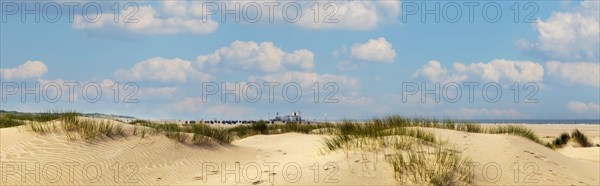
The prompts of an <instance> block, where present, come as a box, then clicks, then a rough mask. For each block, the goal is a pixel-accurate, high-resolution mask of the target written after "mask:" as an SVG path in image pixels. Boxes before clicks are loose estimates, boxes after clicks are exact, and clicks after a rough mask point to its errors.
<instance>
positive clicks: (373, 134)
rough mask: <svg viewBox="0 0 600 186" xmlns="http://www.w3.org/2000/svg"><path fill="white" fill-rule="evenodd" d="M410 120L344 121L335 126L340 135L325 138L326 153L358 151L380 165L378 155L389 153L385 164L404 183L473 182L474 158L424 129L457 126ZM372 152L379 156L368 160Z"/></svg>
mask: <svg viewBox="0 0 600 186" xmlns="http://www.w3.org/2000/svg"><path fill="white" fill-rule="evenodd" d="M414 121H415V120H412V121H411V120H406V119H403V118H401V117H399V116H393V117H388V118H382V119H374V120H373V121H372V122H368V123H358V122H352V121H344V122H343V123H342V124H339V125H335V127H337V128H338V129H339V131H340V132H339V133H338V134H336V135H333V136H328V137H324V139H323V146H324V148H325V151H326V152H332V151H336V150H342V151H344V152H346V153H347V155H348V154H349V153H350V152H358V153H360V154H361V157H363V160H365V162H375V163H376V162H377V161H378V160H377V159H378V156H377V154H378V153H380V152H383V151H385V152H387V153H388V154H386V155H385V159H384V160H385V162H387V163H389V164H390V165H391V166H392V167H393V170H394V177H395V178H396V180H397V181H398V182H399V183H401V184H416V185H423V184H432V185H462V184H468V183H470V182H471V181H472V178H471V177H470V175H471V173H472V170H471V169H470V167H469V166H468V165H469V164H468V163H469V162H470V159H468V158H463V157H462V155H461V154H460V152H458V151H456V150H453V149H449V148H447V147H446V146H447V145H446V143H445V142H440V141H439V140H436V137H435V135H434V134H433V133H432V132H428V131H425V130H423V129H422V128H421V126H430V127H431V126H434V125H435V126H439V127H441V128H450V127H456V124H448V123H446V124H442V125H438V124H437V123H436V122H434V121H433V120H418V122H420V123H415V122H414ZM368 153H375V156H374V157H373V158H372V159H368V158H366V157H369V155H368Z"/></svg>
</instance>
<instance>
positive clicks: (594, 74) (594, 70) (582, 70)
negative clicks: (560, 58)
mask: <svg viewBox="0 0 600 186" xmlns="http://www.w3.org/2000/svg"><path fill="white" fill-rule="evenodd" d="M546 69H547V71H548V75H550V76H554V77H557V78H558V79H559V80H560V81H561V82H564V83H566V84H569V85H571V84H581V85H589V86H594V87H599V86H600V63H561V62H556V61H551V62H547V63H546Z"/></svg>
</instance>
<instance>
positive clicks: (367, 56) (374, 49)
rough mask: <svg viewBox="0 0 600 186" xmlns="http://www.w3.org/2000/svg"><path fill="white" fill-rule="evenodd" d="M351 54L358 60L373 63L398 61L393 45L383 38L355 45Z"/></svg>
mask: <svg viewBox="0 0 600 186" xmlns="http://www.w3.org/2000/svg"><path fill="white" fill-rule="evenodd" d="M351 53H352V56H353V57H354V58H356V59H360V60H366V61H372V62H381V63H392V62H394V59H396V51H395V50H394V49H393V48H392V44H391V43H389V42H387V41H386V40H385V38H383V37H380V38H378V39H370V40H369V41H368V42H366V43H357V44H354V45H353V46H352V48H351Z"/></svg>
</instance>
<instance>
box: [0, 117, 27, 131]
mask: <svg viewBox="0 0 600 186" xmlns="http://www.w3.org/2000/svg"><path fill="white" fill-rule="evenodd" d="M21 125H25V122H24V121H23V120H18V119H13V118H9V117H5V116H0V128H7V127H16V126H21Z"/></svg>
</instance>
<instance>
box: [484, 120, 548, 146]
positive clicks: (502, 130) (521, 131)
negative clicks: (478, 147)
mask: <svg viewBox="0 0 600 186" xmlns="http://www.w3.org/2000/svg"><path fill="white" fill-rule="evenodd" d="M487 133H490V134H511V135H516V136H521V137H524V138H527V139H529V140H531V141H534V142H536V143H539V144H543V143H542V140H540V138H539V137H538V136H537V135H536V134H535V132H533V131H532V130H531V129H529V128H527V127H524V126H518V125H500V126H496V127H490V128H489V129H488V131H487Z"/></svg>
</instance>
